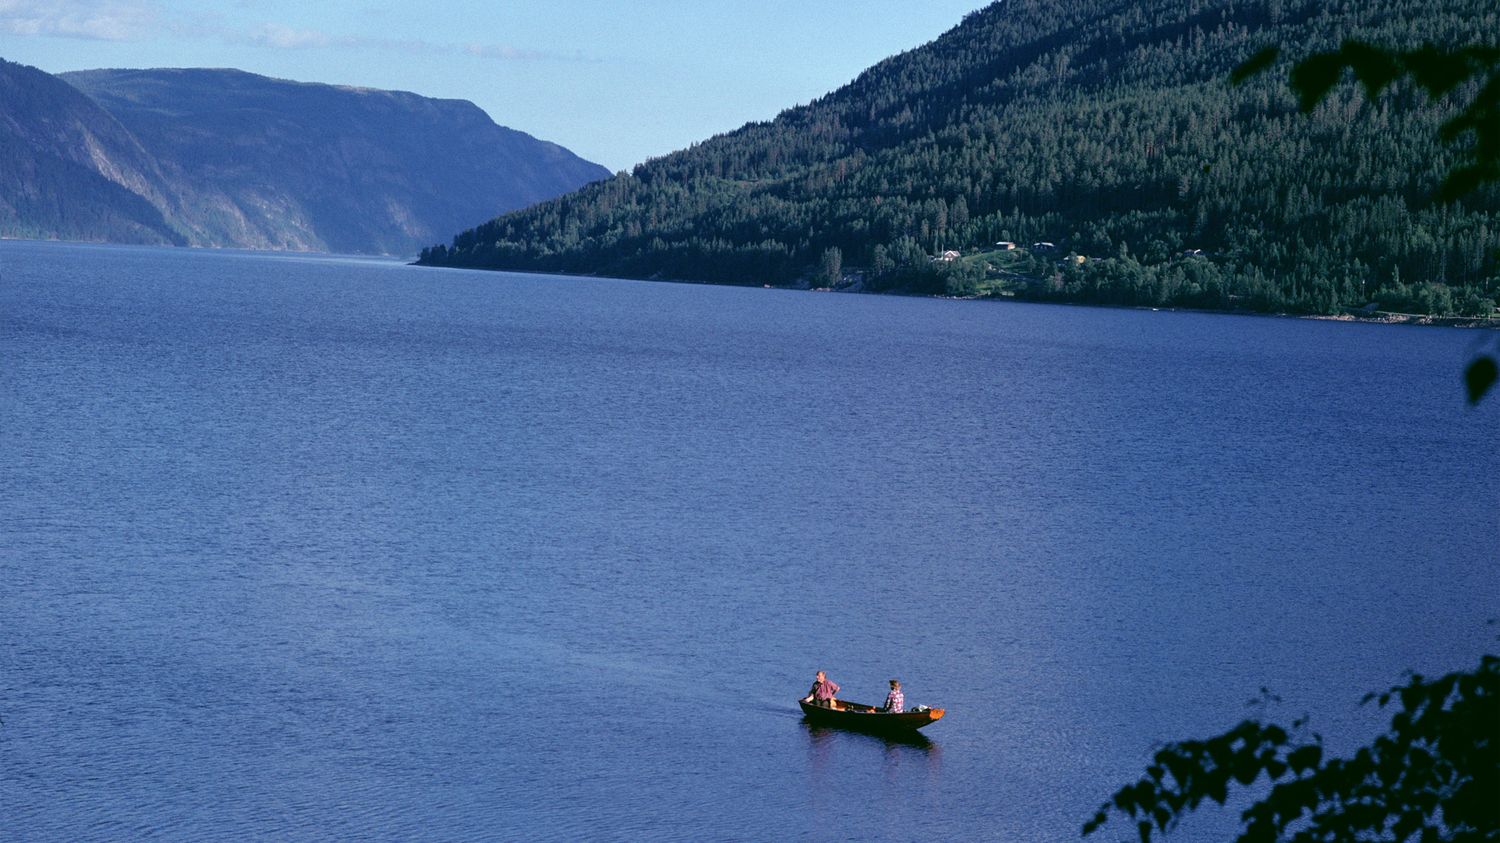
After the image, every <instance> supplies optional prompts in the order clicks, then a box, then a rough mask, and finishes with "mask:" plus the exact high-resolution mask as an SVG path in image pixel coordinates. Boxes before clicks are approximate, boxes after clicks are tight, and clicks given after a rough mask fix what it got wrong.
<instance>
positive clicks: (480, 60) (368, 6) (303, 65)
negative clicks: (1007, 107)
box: [0, 0, 985, 170]
mask: <svg viewBox="0 0 1500 843" xmlns="http://www.w3.org/2000/svg"><path fill="white" fill-rule="evenodd" d="M983 5H985V4H984V2H983V0H920V2H905V3H901V2H893V1H892V0H861V2H841V3H828V2H819V1H818V0H801V1H800V2H790V1H789V0H744V1H743V2H729V0H693V2H687V1H686V0H656V2H608V1H607V0H545V2H543V1H542V0H490V2H482V0H473V2H469V1H468V0H462V2H423V3H396V2H381V0H367V1H366V2H336V1H335V2H326V1H325V2H319V0H298V1H297V2H289V1H288V0H0V58H5V59H8V60H10V61H15V62H20V63H22V64H29V65H33V66H36V67H39V68H41V69H42V70H45V71H48V72H50V73H58V72H62V71H65V70H83V69H88V68H96V67H237V68H240V69H242V70H248V71H251V72H253V73H260V74H264V75H267V76H275V77H279V78H283V79H295V80H298V81H302V82H328V83H333V84H340V85H361V86H365V87H370V88H390V89H396V90H404V91H413V92H415V93H418V94H422V95H424V96H430V97H451V98H456V99H466V100H471V101H473V102H475V103H477V104H478V105H479V106H480V107H481V108H483V109H484V110H485V111H487V112H489V114H490V116H491V117H493V118H494V119H495V122H497V123H500V124H502V125H505V126H510V127H511V128H514V129H520V130H522V131H525V132H529V133H531V134H533V135H536V136H537V137H540V138H543V139H546V140H550V141H556V142H557V143H560V144H562V145H564V146H566V147H568V148H569V149H572V150H573V151H574V152H576V153H578V154H579V155H582V156H583V157H585V158H588V159H590V160H592V161H597V162H599V163H600V164H603V165H604V166H606V167H608V168H610V169H611V170H619V169H625V168H628V167H630V166H632V165H634V164H636V163H639V162H640V161H643V160H645V159H646V158H649V157H653V156H657V155H664V154H666V153H668V152H671V151H673V150H675V149H680V148H682V147H684V146H687V145H689V144H691V143H693V142H695V141H699V140H703V139H706V138H708V137H710V136H712V135H714V134H717V133H719V132H725V131H729V130H731V129H734V128H737V127H738V126H740V125H742V124H744V123H746V122H748V121H751V120H765V119H769V118H771V117H774V116H775V115H776V114H777V113H778V112H780V111H781V110H782V109H784V108H788V107H790V106H793V105H799V104H802V103H805V102H808V101H809V100H812V99H814V98H816V97H818V96H821V95H822V94H825V93H827V92H829V91H831V90H833V89H835V88H837V87H839V86H840V85H843V84H844V83H845V82H848V81H849V80H851V79H853V78H854V77H855V76H856V75H858V74H859V72H860V71H861V70H863V69H864V68H866V67H868V66H870V65H871V64H874V63H875V62H877V61H879V60H881V59H883V58H885V57H886V56H889V55H892V54H895V53H898V52H901V51H903V50H907V49H910V48H912V47H916V46H918V45H920V44H923V43H925V42H927V41H930V40H932V39H933V38H934V37H936V36H937V35H939V34H941V33H942V32H944V31H946V30H948V29H949V28H951V27H953V26H955V25H956V24H957V23H958V22H959V20H960V19H962V18H963V16H964V14H966V13H967V12H970V11H973V10H974V9H976V8H979V7H981V6H983Z"/></svg>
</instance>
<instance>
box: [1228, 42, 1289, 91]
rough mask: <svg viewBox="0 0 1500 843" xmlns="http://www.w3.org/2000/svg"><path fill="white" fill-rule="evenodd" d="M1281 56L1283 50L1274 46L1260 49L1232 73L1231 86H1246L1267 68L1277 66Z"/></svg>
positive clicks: (1230, 77)
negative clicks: (1253, 77)
mask: <svg viewBox="0 0 1500 843" xmlns="http://www.w3.org/2000/svg"><path fill="white" fill-rule="evenodd" d="M1280 56H1281V48H1280V47H1278V46H1276V45H1274V44H1273V45H1271V46H1269V47H1262V48H1260V49H1259V50H1257V51H1256V52H1255V54H1254V55H1252V56H1251V57H1250V58H1248V59H1245V60H1244V61H1242V62H1240V65H1239V66H1238V67H1236V68H1235V69H1234V70H1233V71H1232V72H1230V74H1229V83H1230V84H1231V85H1243V84H1245V82H1246V81H1248V80H1249V79H1250V77H1252V76H1254V75H1256V74H1258V73H1261V72H1263V71H1264V70H1265V69H1266V68H1268V67H1270V66H1271V65H1273V64H1275V63H1276V59H1278V58H1280Z"/></svg>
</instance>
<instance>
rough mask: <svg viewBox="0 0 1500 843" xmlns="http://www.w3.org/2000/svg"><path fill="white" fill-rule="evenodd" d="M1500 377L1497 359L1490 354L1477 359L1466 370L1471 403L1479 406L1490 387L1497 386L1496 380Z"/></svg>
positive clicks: (1466, 382) (1465, 375)
mask: <svg viewBox="0 0 1500 843" xmlns="http://www.w3.org/2000/svg"><path fill="white" fill-rule="evenodd" d="M1497 377H1500V367H1497V366H1496V365H1495V358H1493V357H1491V356H1489V355H1488V354H1486V355H1483V356H1480V357H1477V358H1475V359H1474V362H1472V363H1470V364H1469V368H1467V369H1464V384H1465V385H1466V386H1467V387H1468V389H1469V403H1470V404H1478V403H1479V399H1481V398H1483V397H1484V395H1485V393H1486V392H1489V390H1490V387H1492V386H1494V385H1495V379H1496V378H1497Z"/></svg>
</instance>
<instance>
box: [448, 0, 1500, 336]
mask: <svg viewBox="0 0 1500 843" xmlns="http://www.w3.org/2000/svg"><path fill="white" fill-rule="evenodd" d="M1497 31H1500V13H1497V11H1496V10H1495V9H1494V8H1493V7H1492V5H1491V4H1486V3H1483V2H1479V0H1437V2H1430V3H1422V4H1418V3H1416V2H1414V0H1378V2H1367V1H1366V0H1360V2H1353V0H1344V1H1343V2H1337V1H1336V2H1312V1H1311V0H1199V2H1193V3H1180V2H1166V0H1148V2H1143V3H1132V4H1106V3H1102V2H1100V0H1059V2H1049V3H1042V2H1031V1H1030V0H1014V1H1013V2H1006V3H1000V4H995V5H992V6H989V7H987V8H985V9H982V10H980V11H978V12H975V13H973V14H971V15H970V16H968V17H967V18H966V19H965V20H964V21H963V22H962V23H961V24H960V25H959V26H958V27H956V28H955V29H953V30H951V31H950V32H948V33H947V34H945V35H944V36H942V37H940V38H939V39H937V40H936V41H934V42H932V43H930V44H928V45H925V46H923V47H920V48H917V49H915V50H912V51H910V52H907V53H904V54H902V55H899V56H895V57H893V58H891V59H888V60H886V61H885V62H882V63H880V64H878V65H876V66H875V67H873V68H871V69H870V70H869V71H867V72H866V73H864V74H862V75H861V76H860V77H859V78H858V79H856V80H855V81H853V82H851V83H850V84H849V85H847V86H845V87H844V88H841V89H839V90H838V91H835V92H833V93H831V94H829V95H827V96H825V97H823V98H821V99H819V100H817V101H815V102H813V103H811V104H809V105H807V106H803V107H799V108H794V109H789V110H787V111H786V112H783V113H782V114H781V115H779V116H778V117H776V118H775V119H774V120H771V121H767V122H763V123H754V124H750V125H747V126H745V127H743V128H741V129H739V130H737V131H734V132H731V133H728V134H725V135H720V136H717V137H714V138H712V139H709V140H707V141H704V142H703V143H700V144H698V145H696V146H694V147H692V148H690V149H686V150H683V151H680V152H677V153H674V154H672V155H668V156H665V157H662V158H658V159H653V160H651V161H647V162H645V163H644V164H641V165H639V166H637V167H636V168H634V170H633V171H631V172H627V173H620V174H618V175H616V176H615V177H614V178H612V179H608V180H606V181H603V182H599V183H595V184H593V185H590V186H588V187H587V188H585V189H583V190H581V191H578V192H576V193H573V194H569V195H567V196H564V197H562V198H559V199H557V200H554V201H551V202H546V203H543V204H540V205H537V206H533V207H531V208H528V209H525V210H522V211H518V212H515V213H512V214H509V215H506V216H502V217H499V218H497V219H494V220H491V221H489V222H487V223H485V224H483V225H480V226H478V227H476V228H474V229H471V230H469V231H465V232H462V233H460V234H459V235H457V236H456V237H455V238H454V239H453V241H452V243H451V244H447V245H439V246H434V247H430V248H429V249H426V250H424V251H423V254H422V258H421V262H423V263H428V264H440V265H451V266H469V267H483V268H497V269H518V270H538V271H550V272H569V273H585V274H602V275H618V276H626V277H639V278H670V279H683V280H698V281H707V282H715V283H742V284H756V285H759V284H777V285H799V284H801V285H808V284H811V285H815V286H823V285H830V286H836V285H837V284H838V283H840V282H843V283H849V282H850V280H851V279H857V280H858V283H859V284H860V285H861V286H862V287H863V288H865V289H871V290H903V291H910V292H929V293H930V292H937V293H950V294H976V293H977V294H983V293H1004V294H1006V295H1015V296H1019V297H1023V298H1031V299H1041V300H1056V301H1079V302H1095V303H1110V304H1150V305H1166V306H1172V305H1190V306H1197V307H1210V308H1224V309H1250V310H1268V311H1271V310H1274V311H1288V312H1302V313H1335V312H1338V311H1340V310H1343V309H1347V308H1351V307H1362V306H1366V305H1369V304H1371V303H1373V304H1374V305H1375V306H1377V307H1379V308H1380V309H1385V310H1401V311H1408V312H1422V313H1470V314H1488V313H1489V312H1490V311H1491V310H1492V309H1493V308H1494V302H1495V300H1496V298H1497V297H1500V265H1497V257H1496V256H1497V254H1500V210H1497V209H1500V201H1497V200H1500V189H1497V188H1496V187H1495V186H1494V185H1488V186H1485V187H1484V188H1482V189H1480V190H1477V191H1473V192H1471V193H1469V194H1467V195H1466V196H1464V197H1463V198H1462V199H1460V200H1459V201H1456V202H1448V203H1444V202H1438V201H1436V200H1435V198H1434V197H1435V194H1436V192H1437V190H1438V189H1439V187H1440V185H1441V184H1442V182H1443V178H1444V176H1445V174H1446V173H1447V172H1448V171H1449V170H1450V169H1451V168H1452V167H1453V166H1454V164H1455V162H1456V161H1457V160H1458V159H1459V157H1460V156H1461V155H1462V153H1463V150H1462V149H1461V148H1455V147H1454V145H1452V144H1449V143H1445V142H1444V141H1443V139H1442V138H1441V137H1440V133H1439V131H1438V129H1439V127H1440V126H1441V124H1442V122H1443V121H1444V120H1445V118H1446V117H1447V116H1449V115H1450V114H1451V113H1452V112H1453V111H1454V110H1455V109H1456V108H1457V106H1456V105H1453V104H1451V103H1439V106H1438V107H1437V108H1411V107H1408V106H1410V105H1411V104H1412V102H1413V101H1414V100H1416V99H1419V98H1421V97H1422V96H1423V94H1422V92H1421V91H1420V90H1418V89H1417V87H1416V86H1414V85H1411V84H1401V83H1398V84H1395V85H1393V86H1392V87H1391V89H1390V90H1387V91H1385V92H1384V93H1383V95H1382V96H1380V97H1378V98H1374V99H1371V98H1369V97H1368V96H1366V94H1364V93H1363V92H1361V90H1360V89H1358V88H1354V87H1348V88H1340V89H1337V90H1334V91H1333V92H1332V93H1331V94H1330V95H1328V96H1327V97H1325V98H1324V99H1323V100H1322V101H1321V102H1320V104H1319V105H1317V107H1316V108H1315V109H1314V110H1313V111H1312V112H1311V113H1310V114H1309V115H1303V114H1302V113H1301V111H1300V108H1299V105H1300V104H1299V102H1298V101H1297V99H1296V97H1295V96H1294V95H1293V94H1292V92H1290V91H1288V90H1287V89H1286V87H1285V86H1284V85H1281V84H1278V83H1277V82H1275V81H1273V80H1271V79H1269V78H1253V79H1251V80H1250V81H1249V82H1248V83H1246V84H1243V85H1238V86H1236V85H1231V84H1229V82H1228V81H1227V79H1228V76H1229V74H1230V72H1231V71H1232V70H1233V68H1234V67H1235V66H1236V65H1237V64H1238V63H1239V62H1240V61H1242V60H1243V59H1244V58H1245V57H1246V56H1249V55H1250V54H1252V53H1253V52H1254V51H1255V50H1256V49H1257V48H1258V47H1260V46H1262V45H1263V44H1265V43H1267V42H1271V41H1274V42H1276V43H1281V44H1292V45H1297V48H1298V49H1299V50H1306V51H1309V52H1311V51H1316V50H1331V49H1334V48H1335V47H1337V46H1338V44H1340V43H1341V42H1342V41H1343V40H1345V39H1349V38H1359V39H1363V40H1366V41H1370V42H1373V43H1382V42H1385V43H1395V42H1398V41H1399V42H1400V43H1408V42H1410V41H1412V39H1414V38H1415V39H1418V40H1420V41H1427V42H1431V43H1434V44H1456V43H1469V42H1483V41H1484V40H1485V39H1490V40H1493V38H1494V36H1493V33H1495V32H1497ZM1473 88H1474V85H1472V84H1471V85H1468V86H1467V87H1463V88H1462V89H1461V90H1458V91H1456V92H1455V97H1456V98H1458V99H1462V97H1464V96H1469V95H1472V94H1473ZM1000 241H1011V242H1015V243H1019V244H1022V246H1023V249H1022V251H1023V252H1024V254H1023V255H1022V256H1021V257H1020V258H1019V260H1012V261H1010V262H1009V263H1006V264H1004V265H1002V266H997V265H995V264H989V265H988V266H987V265H986V262H983V261H977V262H976V261H954V262H949V263H943V262H934V261H933V258H934V257H935V256H937V255H940V254H941V253H942V252H944V251H946V250H958V251H961V252H965V253H972V252H973V251H975V250H981V249H986V248H992V247H993V246H994V244H995V243H997V242H1000ZM1040 241H1046V242H1051V243H1054V244H1055V245H1056V250H1055V252H1053V251H1051V250H1048V251H1046V252H1042V251H1036V250H1029V249H1026V248H1025V247H1026V246H1029V245H1030V244H1031V243H1034V242H1040ZM830 250H837V255H838V256H839V261H838V263H839V265H840V270H841V273H840V278H839V279H832V278H830V277H829V276H828V274H827V267H828V257H827V256H829V255H830V254H832V252H830ZM1069 255H1076V256H1082V257H1084V258H1086V259H1085V260H1084V261H1083V262H1082V263H1079V262H1076V260H1065V259H1064V258H1066V257H1067V256H1069ZM829 281H833V282H834V283H833V284H827V283H826V282H829Z"/></svg>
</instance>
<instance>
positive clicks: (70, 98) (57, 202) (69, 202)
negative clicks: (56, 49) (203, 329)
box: [0, 59, 184, 245]
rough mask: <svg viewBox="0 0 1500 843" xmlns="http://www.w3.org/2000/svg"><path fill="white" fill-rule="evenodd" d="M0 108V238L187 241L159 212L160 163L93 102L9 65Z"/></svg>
mask: <svg viewBox="0 0 1500 843" xmlns="http://www.w3.org/2000/svg"><path fill="white" fill-rule="evenodd" d="M0 105H3V108H0V235H4V236H9V237H42V238H46V237H60V238H63V239H69V240H87V239H102V240H114V241H117V242H123V243H153V244H176V245H181V244H182V243H183V242H184V238H183V236H182V234H181V233H179V232H178V231H177V230H176V229H174V228H173V227H172V225H171V224H170V223H168V221H167V220H166V218H165V217H163V216H162V212H161V210H160V209H159V207H158V206H159V205H160V204H162V203H163V202H164V200H163V197H162V196H161V192H160V190H159V189H158V185H160V184H161V182H162V176H161V173H160V171H159V170H158V169H157V166H156V162H155V160H154V159H153V158H152V157H151V155H149V154H148V153H147V152H146V151H145V150H143V149H141V147H140V144H139V143H137V142H136V140H135V138H134V137H133V136H132V135H131V134H130V132H129V131H127V130H126V129H125V127H123V126H121V125H120V123H119V121H117V120H116V119H115V118H114V117H112V116H111V115H110V114H109V113H107V112H106V111H104V109H102V108H100V107H99V106H98V104H97V103H95V102H94V101H93V100H91V99H89V98H88V97H86V96H84V95H83V94H81V93H79V92H78V91H76V90H74V89H73V88H72V87H71V86H69V85H68V84H67V83H66V82H63V81H62V80H61V79H58V78H57V77H55V76H52V75H50V74H47V73H43V72H42V71H40V70H37V69H36V68H34V67H26V66H25V65H19V64H13V63H11V62H8V61H5V60H3V59H0ZM101 161H102V162H107V164H106V165H105V167H103V168H101V167H100V166H99V162H101ZM101 169H102V170H103V171H101ZM147 196H150V197H151V199H148V198H146V197H147ZM153 199H154V200H155V203H153V201H152V200H153Z"/></svg>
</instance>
